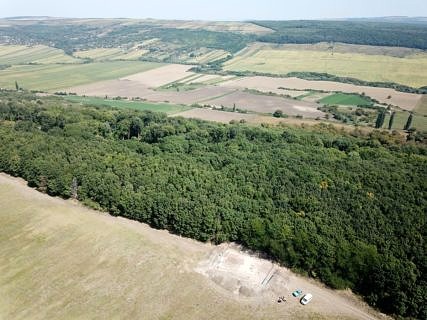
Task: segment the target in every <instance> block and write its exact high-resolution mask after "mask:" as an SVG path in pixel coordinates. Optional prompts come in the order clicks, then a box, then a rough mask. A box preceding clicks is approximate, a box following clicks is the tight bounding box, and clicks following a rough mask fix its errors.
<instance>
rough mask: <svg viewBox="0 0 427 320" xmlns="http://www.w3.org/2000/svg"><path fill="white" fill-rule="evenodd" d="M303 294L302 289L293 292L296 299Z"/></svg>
mask: <svg viewBox="0 0 427 320" xmlns="http://www.w3.org/2000/svg"><path fill="white" fill-rule="evenodd" d="M301 294H302V290H301V289H297V290H295V291H294V292H292V295H293V296H294V297H299V296H300V295H301Z"/></svg>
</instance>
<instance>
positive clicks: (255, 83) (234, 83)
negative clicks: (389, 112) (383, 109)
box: [220, 77, 422, 110]
mask: <svg viewBox="0 0 427 320" xmlns="http://www.w3.org/2000/svg"><path fill="white" fill-rule="evenodd" d="M220 85H221V86H224V87H228V88H240V89H241V88H248V89H256V90H260V91H265V92H269V91H271V92H275V93H280V92H281V90H282V89H279V88H285V89H297V90H323V91H329V92H335V91H340V92H346V93H358V94H362V93H365V94H366V95H367V96H369V97H371V98H373V99H376V100H378V101H379V102H381V103H386V104H392V105H395V106H399V107H400V108H402V109H405V110H413V109H414V108H415V107H416V106H417V104H418V102H419V101H420V99H421V96H422V95H419V94H412V93H405V92H399V91H396V90H394V89H389V88H377V87H368V86H356V85H352V84H348V83H340V82H332V81H310V80H303V79H299V78H273V77H245V78H240V79H236V80H231V81H227V82H223V83H221V84H220Z"/></svg>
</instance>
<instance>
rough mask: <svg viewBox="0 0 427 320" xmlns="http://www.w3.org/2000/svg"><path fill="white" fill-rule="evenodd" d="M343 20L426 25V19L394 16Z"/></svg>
mask: <svg viewBox="0 0 427 320" xmlns="http://www.w3.org/2000/svg"><path fill="white" fill-rule="evenodd" d="M345 20H347V21H358V22H390V23H415V24H427V17H405V16H394V17H375V18H351V19H345Z"/></svg>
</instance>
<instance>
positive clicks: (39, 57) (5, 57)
mask: <svg viewBox="0 0 427 320" xmlns="http://www.w3.org/2000/svg"><path fill="white" fill-rule="evenodd" d="M81 62H82V61H81V60H79V59H76V58H74V57H71V56H69V55H66V54H65V53H64V51H63V50H60V49H56V48H51V47H47V46H41V45H37V46H31V47H29V46H15V45H0V64H10V65H13V64H28V63H37V64H53V63H81Z"/></svg>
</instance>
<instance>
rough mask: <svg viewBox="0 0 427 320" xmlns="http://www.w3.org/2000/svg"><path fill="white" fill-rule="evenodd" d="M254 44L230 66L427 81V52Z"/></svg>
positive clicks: (415, 84)
mask: <svg viewBox="0 0 427 320" xmlns="http://www.w3.org/2000/svg"><path fill="white" fill-rule="evenodd" d="M297 48H298V47H297V46H296V45H294V46H291V47H286V46H277V45H259V44H256V45H253V46H252V47H249V48H247V49H245V50H243V51H242V52H241V54H240V55H237V56H236V57H235V58H234V59H232V60H231V61H229V62H227V63H226V65H225V69H226V70H232V71H255V72H264V73H273V74H287V73H289V72H309V71H310V72H319V73H329V74H333V75H337V76H343V77H352V78H356V79H362V80H366V81H381V82H395V83H400V84H404V85H408V86H412V87H422V86H425V85H427V54H426V53H424V52H422V53H420V52H416V53H411V54H409V55H407V56H404V57H403V58H400V57H394V56H391V55H380V54H366V53H349V52H339V51H338V52H333V51H331V50H328V49H326V50H321V49H318V50H307V49H306V46H304V45H303V46H301V47H299V48H298V49H297Z"/></svg>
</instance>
